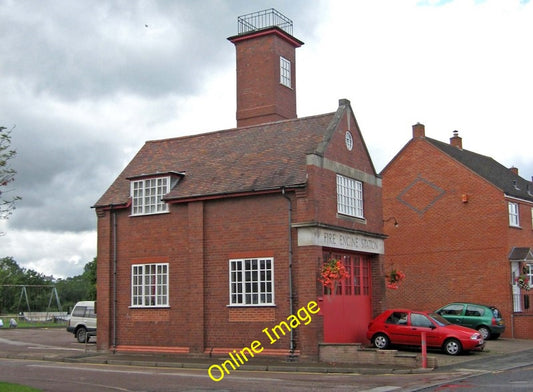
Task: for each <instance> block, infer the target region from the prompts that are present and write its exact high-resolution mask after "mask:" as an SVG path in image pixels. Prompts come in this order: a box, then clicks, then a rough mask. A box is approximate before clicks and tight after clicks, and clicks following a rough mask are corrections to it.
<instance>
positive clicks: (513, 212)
mask: <svg viewBox="0 0 533 392" xmlns="http://www.w3.org/2000/svg"><path fill="white" fill-rule="evenodd" d="M509 226H515V227H519V226H520V216H519V213H518V203H513V202H509Z"/></svg>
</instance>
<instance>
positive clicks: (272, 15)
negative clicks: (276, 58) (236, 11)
mask: <svg viewBox="0 0 533 392" xmlns="http://www.w3.org/2000/svg"><path fill="white" fill-rule="evenodd" d="M269 27H279V28H280V29H282V30H283V31H285V32H286V33H288V34H290V35H292V20H290V19H289V18H287V17H286V16H285V15H283V14H281V13H280V12H278V11H276V10H275V9H274V8H270V9H267V10H263V11H257V12H252V13H251V14H246V15H241V16H239V17H238V18H237V28H238V32H239V34H245V33H248V32H250V31H258V30H263V29H266V28H269Z"/></svg>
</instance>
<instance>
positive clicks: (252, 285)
mask: <svg viewBox="0 0 533 392" xmlns="http://www.w3.org/2000/svg"><path fill="white" fill-rule="evenodd" d="M229 304H230V305H229V306H272V305H275V302H274V258H273V257H254V258H244V259H230V260H229Z"/></svg>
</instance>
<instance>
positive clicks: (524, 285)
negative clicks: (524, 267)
mask: <svg viewBox="0 0 533 392" xmlns="http://www.w3.org/2000/svg"><path fill="white" fill-rule="evenodd" d="M515 282H516V284H517V285H518V287H520V288H521V289H524V290H526V291H529V278H528V277H527V276H526V275H520V276H519V277H518V278H516V279H515Z"/></svg>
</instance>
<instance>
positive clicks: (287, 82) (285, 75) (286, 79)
mask: <svg viewBox="0 0 533 392" xmlns="http://www.w3.org/2000/svg"><path fill="white" fill-rule="evenodd" d="M279 82H280V83H281V84H282V85H284V86H287V87H289V88H292V82H291V62H290V61H289V60H287V59H286V58H285V57H282V56H280V57H279Z"/></svg>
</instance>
